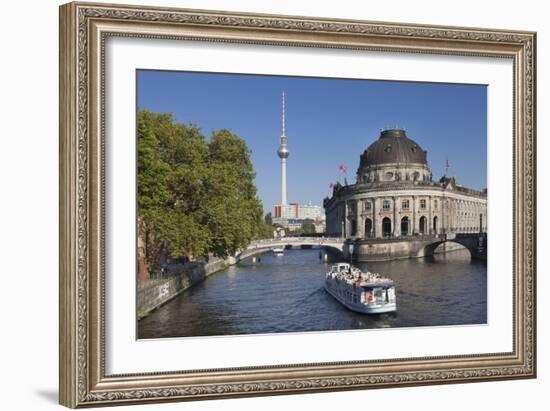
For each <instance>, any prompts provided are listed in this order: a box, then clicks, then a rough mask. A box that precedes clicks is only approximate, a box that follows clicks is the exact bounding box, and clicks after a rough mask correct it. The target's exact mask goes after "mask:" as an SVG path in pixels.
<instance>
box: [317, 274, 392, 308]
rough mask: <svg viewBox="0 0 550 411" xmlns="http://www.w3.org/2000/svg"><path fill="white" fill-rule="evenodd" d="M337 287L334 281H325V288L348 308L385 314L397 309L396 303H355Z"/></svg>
mask: <svg viewBox="0 0 550 411" xmlns="http://www.w3.org/2000/svg"><path fill="white" fill-rule="evenodd" d="M335 287H337V286H336V284H335V282H334V281H332V282H331V281H330V280H328V281H325V290H326V291H327V292H328V293H329V294H330V295H331V296H333V297H334V298H335V299H336V300H337V301H338V302H339V303H340V304H342V305H343V306H344V307H346V308H347V309H348V310H351V311H355V312H357V313H361V314H383V313H390V312H393V311H396V310H397V304H396V303H384V304H368V305H365V304H362V303H354V302H352V301H348V300H346V299H345V298H343V297H342V296H341V295H339V293H338V292H337V290H335V289H334V288H335Z"/></svg>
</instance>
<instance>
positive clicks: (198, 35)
mask: <svg viewBox="0 0 550 411" xmlns="http://www.w3.org/2000/svg"><path fill="white" fill-rule="evenodd" d="M114 37H117V38H136V39H143V40H147V39H155V40H171V41H176V42H185V41H204V42H214V43H217V44H221V45H224V44H246V45H255V46H258V47H296V48H297V50H301V49H306V48H307V49H310V48H312V49H336V50H359V51H369V50H370V51H376V52H391V53H402V54H404V55H420V56H434V55H448V56H458V57H464V56H474V57H478V58H481V59H483V58H499V59H507V60H509V61H511V62H512V64H513V78H512V79H511V85H512V87H513V113H510V116H511V117H512V119H511V121H512V124H513V130H512V135H513V149H512V154H513V159H512V167H513V184H511V185H510V187H511V189H512V191H513V204H511V205H510V207H511V208H512V209H513V224H512V236H513V250H510V252H513V267H512V268H511V269H512V278H513V284H512V294H513V295H512V296H511V300H512V304H511V306H512V309H511V314H510V315H511V318H512V329H513V332H512V335H511V336H510V338H511V341H512V350H511V351H506V352H488V353H483V354H479V353H476V354H461V355H437V356H412V357H406V358H380V359H374V360H373V359H368V360H362V359H356V360H353V361H351V360H350V361H336V362H334V361H326V362H324V361H322V362H314V363H311V362H294V363H292V364H266V365H261V366H258V365H256V366H245V365H244V364H243V366H238V367H227V368H203V369H189V370H177V369H176V370H171V371H164V372H157V371H147V370H145V371H143V372H140V373H122V374H117V373H115V374H109V373H107V372H106V356H107V353H106V349H107V348H106V345H107V344H106V340H105V339H106V332H107V331H106V330H107V329H108V324H106V323H107V321H108V317H107V316H106V311H105V304H106V297H105V296H106V293H108V290H106V288H107V282H106V257H108V256H106V253H107V252H106V246H105V242H106V240H108V239H106V236H108V233H107V232H106V228H105V210H106V208H108V207H110V204H108V203H107V202H106V201H105V198H106V171H105V158H106V155H108V154H109V153H108V152H107V151H108V150H109V147H108V145H106V144H105V133H106V125H105V121H106V120H105V118H106V113H105V104H106V93H108V92H109V90H108V84H107V82H106V80H105V64H106V59H107V58H108V53H106V50H105V47H106V41H107V40H108V39H109V38H114ZM535 103H536V34H535V33H533V32H527V31H522V32H518V31H507V30H489V29H479V28H461V27H443V26H434V25H416V24H415V25H413V24H402V23H385V22H384V23H383V22H367V21H352V20H332V19H318V18H311V17H295V16H275V15H259V14H246V13H232V12H222V11H202V10H186V9H171V8H170V9H168V8H160V7H143V6H139V7H136V6H122V5H109V4H93V3H78V2H75V3H69V4H66V5H63V6H61V7H60V108H59V110H60V143H59V144H60V145H59V152H60V199H59V200H60V228H59V231H60V256H59V258H60V273H59V275H60V278H59V292H60V309H59V316H60V317H59V318H60V336H59V338H60V403H61V404H62V405H65V406H67V407H71V408H78V407H85V406H105V405H121V404H130V403H144V402H163V401H174V400H177V401H187V400H199V399H216V398H233V397H245V396H257V395H277V394H297V393H311V392H327V391H335V390H351V389H371V388H386V387H400V386H414V385H428V384H446V383H468V382H478V381H495V380H505V379H520V378H535V377H536V205H535V204H536V106H535ZM493 241H498V240H493ZM134 269H135V267H128V270H134Z"/></svg>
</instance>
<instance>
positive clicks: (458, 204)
mask: <svg viewBox="0 0 550 411" xmlns="http://www.w3.org/2000/svg"><path fill="white" fill-rule="evenodd" d="M324 207H325V212H326V218H327V221H326V224H327V234H328V235H329V236H342V237H345V238H350V239H362V238H396V237H407V236H417V235H437V234H442V233H476V232H480V231H486V228H487V193H486V190H484V191H477V190H472V189H468V188H465V187H462V186H460V185H459V184H457V182H456V179H455V178H454V177H446V176H444V177H442V178H441V179H440V180H438V181H433V179H432V173H431V171H430V168H429V166H428V162H427V152H426V151H425V150H423V149H422V148H421V147H420V146H419V145H418V144H417V143H416V142H415V141H413V140H411V139H409V138H408V137H407V135H406V133H405V130H402V129H389V130H384V131H382V132H381V134H380V138H379V139H378V140H377V141H375V142H374V143H373V144H371V145H370V146H369V147H368V148H367V149H366V150H365V151H364V152H363V154H362V155H361V157H360V164H359V167H358V169H357V182H356V184H353V185H348V186H341V185H337V186H336V187H335V188H334V191H333V194H332V197H330V198H325V201H324Z"/></svg>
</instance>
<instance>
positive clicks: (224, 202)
mask: <svg viewBox="0 0 550 411" xmlns="http://www.w3.org/2000/svg"><path fill="white" fill-rule="evenodd" d="M137 145H138V219H139V227H140V230H139V235H140V238H141V240H142V241H141V243H144V244H145V254H146V256H145V259H146V260H147V263H148V264H149V266H150V267H152V268H154V267H155V266H156V265H157V264H158V260H159V256H160V252H161V251H162V250H166V251H167V252H169V253H170V254H171V255H173V256H181V255H186V256H191V257H206V258H208V256H209V255H211V254H213V255H215V256H219V257H226V256H228V255H231V254H233V253H235V252H236V251H237V250H238V249H240V248H243V247H246V246H247V245H248V244H249V243H250V241H251V240H252V239H254V238H258V237H262V236H264V235H266V233H267V231H269V233H270V234H269V236H270V235H271V227H269V229H267V224H265V223H264V221H263V220H262V216H263V209H262V204H261V202H260V200H259V199H258V197H257V191H256V186H255V185H254V178H255V173H254V168H253V165H252V161H251V160H250V151H249V149H248V147H247V146H246V143H245V142H244V141H243V140H242V139H241V138H240V137H238V136H236V135H235V134H233V133H231V132H230V131H228V130H225V129H222V130H220V131H217V132H214V133H213V134H212V137H211V139H210V141H207V140H206V139H205V138H204V136H203V135H202V133H201V131H200V129H199V128H198V127H196V126H195V125H193V124H188V125H184V124H177V123H175V122H174V119H173V118H172V116H171V115H170V114H163V113H152V112H149V111H147V110H143V111H140V112H139V113H138V143H137ZM141 260H142V259H141V256H140V261H141Z"/></svg>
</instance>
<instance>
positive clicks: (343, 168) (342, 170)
mask: <svg viewBox="0 0 550 411" xmlns="http://www.w3.org/2000/svg"><path fill="white" fill-rule="evenodd" d="M347 169H348V168H347V167H346V165H345V164H344V163H342V164H340V166H339V167H338V170H339V171H340V172H341V173H345V172H346V171H347Z"/></svg>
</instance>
